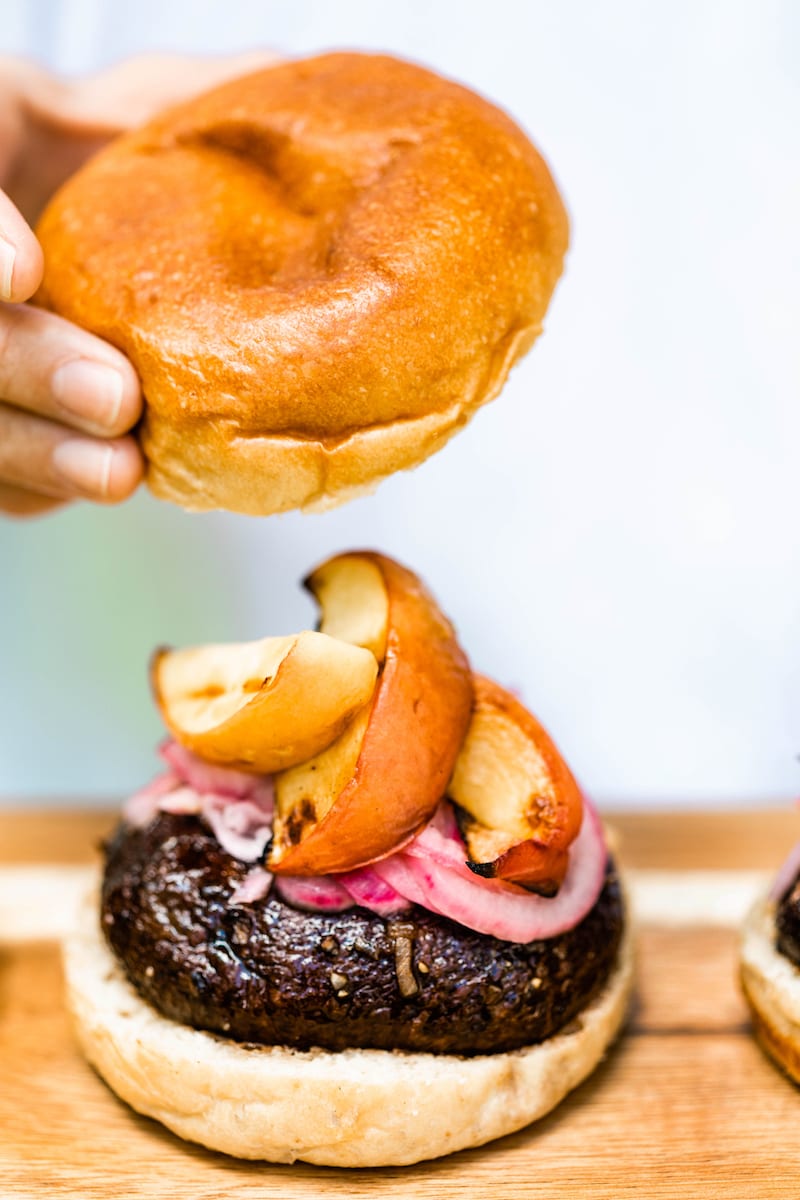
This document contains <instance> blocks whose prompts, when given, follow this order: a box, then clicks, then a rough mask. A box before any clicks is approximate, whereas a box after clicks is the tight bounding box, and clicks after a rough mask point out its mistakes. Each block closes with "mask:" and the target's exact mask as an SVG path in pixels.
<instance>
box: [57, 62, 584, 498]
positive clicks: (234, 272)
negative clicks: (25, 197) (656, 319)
mask: <svg viewBox="0 0 800 1200" xmlns="http://www.w3.org/2000/svg"><path fill="white" fill-rule="evenodd" d="M38 235H39V238H40V240H41V242H42V245H43V247H44V255H45V263H46V270H45V278H44V283H43V286H42V289H41V292H40V294H39V297H38V300H39V301H40V302H41V303H42V304H44V305H46V306H48V307H50V308H52V309H53V310H54V311H56V312H58V313H61V314H62V315H63V316H65V317H67V318H68V319H69V320H71V321H74V322H76V323H77V324H78V325H82V326H84V327H85V328H87V329H89V330H91V331H92V332H94V333H96V334H98V335H99V336H100V337H103V338H105V339H106V340H108V341H110V342H112V343H113V344H114V345H116V346H119V347H120V348H121V349H122V350H123V351H124V352H125V353H126V354H127V355H128V357H129V358H130V359H131V361H132V362H133V364H134V366H135V367H136V369H137V371H138V372H139V375H140V376H141V380H142V384H143V388H144V394H145V397H146V400H147V409H146V414H145V418H144V423H143V426H142V431H141V440H142V446H143V448H144V451H145V455H146V457H147V459H148V460H149V467H148V475H147V479H148V482H149V485H150V487H151V488H152V490H153V491H154V492H155V493H156V495H157V496H160V497H162V498H163V499H166V500H173V501H175V502H176V503H177V504H181V505H184V506H185V507H187V508H192V509H208V508H228V509H233V510H235V511H238V512H246V513H256V514H259V513H261V514H265V513H272V512H280V511H283V510H286V509H292V508H298V507H301V508H324V507H329V506H330V505H332V504H335V503H338V502H340V501H342V500H346V499H348V498H349V497H350V496H352V495H354V494H357V493H358V492H361V491H364V490H368V489H370V488H371V487H373V486H374V485H375V484H376V483H378V482H379V481H380V480H381V479H382V478H383V477H384V476H386V475H389V474H391V473H392V472H393V471H397V470H400V469H403V468H407V467H413V466H416V465H417V464H418V463H420V462H422V461H423V459H425V458H427V457H428V455H430V454H432V453H433V452H434V451H435V450H438V449H439V448H440V447H441V446H443V445H444V443H445V442H446V441H447V440H448V438H450V437H451V436H452V434H453V433H455V432H456V430H458V429H459V428H460V427H461V426H462V425H464V424H465V423H466V421H467V420H469V418H470V417H471V416H472V414H473V412H474V411H475V410H476V409H477V407H478V406H479V405H481V404H483V403H485V402H486V401H487V400H491V399H492V397H493V396H495V395H496V394H497V393H498V392H499V390H500V388H501V387H502V385H503V383H504V381H505V378H506V376H507V374H508V372H509V370H510V368H511V367H512V366H513V364H514V363H515V362H516V360H517V359H518V358H519V357H520V356H521V355H522V354H524V353H525V352H526V351H527V350H528V349H529V348H530V346H531V345H532V343H533V341H534V339H535V338H536V336H537V334H538V333H539V332H540V330H541V325H542V320H543V317H544V314H545V311H546V309H547V305H548V302H549V300H550V296H551V293H552V291H553V288H554V286H555V283H556V280H557V279H558V276H559V274H560V272H561V264H562V259H563V256H564V253H565V249H566V244H567V220H566V216H565V213H564V209H563V207H562V205H561V201H560V199H559V196H558V193H557V191H556V188H555V185H554V183H553V180H552V179H551V177H550V174H549V172H548V170H547V167H546V165H545V163H544V162H543V161H542V159H541V158H540V156H539V155H538V154H537V152H536V150H535V149H534V148H533V146H532V145H531V143H530V142H529V141H528V139H527V138H526V137H525V135H524V134H523V133H522V132H521V131H520V130H519V128H518V127H517V126H516V125H515V124H514V123H513V122H512V121H511V120H510V119H509V118H508V117H507V116H505V114H504V113H502V112H500V111H499V110H498V109H496V108H494V107H493V106H492V105H491V104H489V103H487V102H486V101H485V100H483V99H481V98H480V97H479V96H476V95H475V94H474V93H472V92H470V91H467V90H466V89H465V88H463V87H459V86H458V85H456V84H454V83H450V82H449V81H447V80H444V79H441V78H440V77H439V76H437V75H434V74H433V73H431V72H430V71H426V70H423V69H421V68H420V67H417V66H412V65H411V64H409V63H405V62H398V61H397V60H395V59H392V58H387V57H379V56H372V55H362V54H328V55H324V56H322V57H319V58H311V59H306V60H302V61H296V62H289V63H286V64H284V65H282V66H279V67H273V68H269V69H267V70H264V71H260V72H258V73H257V74H254V75H250V76H247V77H245V78H241V79H237V80H235V81H233V82H231V83H228V84H225V85H224V86H222V87H219V88H217V89H216V90H214V91H211V92H209V93H207V94H206V95H204V96H201V97H199V98H196V99H194V100H191V101H190V102H188V103H186V104H184V105H182V106H181V107H178V108H175V109H173V110H171V111H169V112H167V113H166V114H164V115H163V116H160V117H159V118H158V119H156V120H155V121H153V122H152V123H151V124H149V125H147V126H145V127H144V128H143V129H141V130H139V131H137V132H135V133H133V134H129V135H127V136H125V137H123V138H120V139H119V140H118V141H117V142H115V143H113V144H112V145H111V146H109V147H108V148H107V149H106V150H105V151H103V152H102V153H101V154H100V155H98V156H97V157H96V158H95V159H93V160H92V161H91V162H90V163H89V164H88V165H87V166H86V167H85V168H84V169H83V170H82V171H80V172H79V173H78V174H77V175H75V176H74V177H73V178H72V179H71V180H70V181H69V182H68V183H67V184H66V185H65V186H64V187H63V188H62V189H61V190H60V191H59V192H58V194H57V195H56V197H55V198H54V200H53V201H52V203H51V204H50V206H49V208H48V209H47V211H46V213H45V215H44V217H43V219H42V221H41V223H40V226H39V230H38Z"/></svg>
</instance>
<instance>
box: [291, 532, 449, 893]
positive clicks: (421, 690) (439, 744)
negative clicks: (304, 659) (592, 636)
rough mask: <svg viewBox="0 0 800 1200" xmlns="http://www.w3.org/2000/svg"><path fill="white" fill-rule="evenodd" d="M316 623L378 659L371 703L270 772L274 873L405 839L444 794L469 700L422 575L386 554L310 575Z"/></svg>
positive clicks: (334, 866) (333, 867) (317, 865)
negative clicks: (315, 746)
mask: <svg viewBox="0 0 800 1200" xmlns="http://www.w3.org/2000/svg"><path fill="white" fill-rule="evenodd" d="M306 586H307V587H308V588H309V590H310V591H311V592H312V594H313V595H314V596H315V597H316V599H317V601H318V602H319V604H320V608H321V611H322V623H321V629H322V631H323V632H324V633H327V634H330V635H331V636H333V637H336V638H341V639H342V640H344V641H346V642H348V643H353V644H354V645H357V646H361V647H363V648H365V649H369V650H370V651H371V652H372V653H373V654H374V655H375V657H376V658H377V660H378V662H379V663H380V673H379V675H378V681H377V683H376V685H375V692H374V694H373V697H372V701H371V703H370V705H369V706H368V707H367V708H366V709H364V710H363V711H362V712H361V713H359V714H357V716H356V717H355V719H354V720H353V721H352V722H351V724H350V726H349V727H348V728H347V729H346V730H345V731H344V733H343V734H342V736H341V737H340V738H339V739H338V740H337V741H336V742H335V743H334V744H333V745H332V746H330V747H329V748H328V749H327V750H326V751H324V752H323V753H322V754H321V755H318V756H317V757H316V758H315V759H314V760H312V761H311V762H307V763H303V764H301V765H300V766H297V767H294V768H292V769H291V770H288V771H286V772H283V773H281V774H279V775H277V776H276V779H275V796H276V809H277V815H276V822H275V837H274V841H273V845H272V851H271V854H270V859H269V867H270V870H272V871H275V872H277V873H279V874H280V873H284V874H288V875H317V874H326V873H328V872H336V871H349V870H353V869H355V868H356V867H360V866H364V865H365V864H366V863H369V862H373V861H375V860H376V859H379V858H382V857H384V856H385V855H387V854H389V853H391V852H392V851H393V850H395V849H396V848H397V847H398V846H400V845H403V844H404V843H405V842H407V841H409V840H410V839H411V838H412V837H413V836H414V834H415V833H416V832H417V831H418V830H419V829H420V828H421V827H422V825H424V823H425V822H426V821H427V820H428V818H429V817H430V816H431V814H432V813H433V811H434V809H435V808H436V805H437V804H438V802H439V800H440V799H441V797H442V795H443V794H444V790H445V787H446V786H447V781H448V779H449V778H450V775H451V773H452V770H453V766H454V765H455V761H456V756H457V754H458V751H459V748H460V746H461V743H462V741H463V738H464V735H465V733H466V730H467V726H468V724H469V719H470V711H471V707H472V677H471V673H470V669H469V664H468V662H467V659H466V657H465V655H464V652H463V651H462V650H461V647H460V646H459V644H458V641H457V640H456V636H455V634H454V632H453V628H452V626H451V625H450V623H449V621H448V620H447V618H446V617H445V616H444V615H443V614H442V613H441V611H440V610H439V608H438V606H437V604H436V601H435V600H434V599H433V597H432V596H431V595H430V593H429V592H428V591H427V590H426V589H425V587H424V586H423V584H422V583H421V582H420V580H419V579H418V578H417V577H416V575H413V574H412V573H411V572H410V571H408V570H406V569H405V568H404V567H402V566H400V565H399V564H398V563H396V562H394V561H393V560H392V559H390V558H386V557H384V556H382V555H380V554H375V553H371V552H362V553H353V554H343V555H339V556H338V557H336V558H333V559H331V560H330V561H329V562H327V563H325V564H323V566H321V567H319V568H318V569H317V570H316V571H315V572H314V573H313V574H312V575H311V576H310V578H309V579H308V580H307V581H306Z"/></svg>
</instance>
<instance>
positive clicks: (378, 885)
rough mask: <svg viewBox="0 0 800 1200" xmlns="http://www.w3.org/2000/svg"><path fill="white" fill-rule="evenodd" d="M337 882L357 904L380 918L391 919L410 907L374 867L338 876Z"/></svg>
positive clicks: (404, 898)
mask: <svg viewBox="0 0 800 1200" xmlns="http://www.w3.org/2000/svg"><path fill="white" fill-rule="evenodd" d="M336 882H337V883H339V884H341V886H342V887H343V888H344V890H345V891H346V892H348V893H349V895H350V896H351V897H352V899H353V900H355V902H356V904H360V905H361V906H362V908H368V909H369V910H370V912H374V913H375V914H376V915H377V916H379V917H391V916H392V915H393V914H394V913H399V912H404V911H405V910H406V909H407V908H408V907H409V905H410V901H409V900H407V899H406V897H405V896H402V895H401V894H400V892H398V891H397V889H396V888H394V887H392V885H391V884H390V883H388V882H387V880H385V879H384V878H383V877H382V876H381V875H379V874H378V872H377V871H376V870H373V868H372V867H361V868H360V870H358V871H347V872H346V873H345V874H344V875H337V876H336Z"/></svg>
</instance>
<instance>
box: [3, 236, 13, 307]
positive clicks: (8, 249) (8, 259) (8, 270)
mask: <svg viewBox="0 0 800 1200" xmlns="http://www.w3.org/2000/svg"><path fill="white" fill-rule="evenodd" d="M16 257H17V248H16V246H12V245H11V242H7V241H6V239H5V238H2V237H0V300H10V299H11V288H12V287H13V284H14V262H15V260H16Z"/></svg>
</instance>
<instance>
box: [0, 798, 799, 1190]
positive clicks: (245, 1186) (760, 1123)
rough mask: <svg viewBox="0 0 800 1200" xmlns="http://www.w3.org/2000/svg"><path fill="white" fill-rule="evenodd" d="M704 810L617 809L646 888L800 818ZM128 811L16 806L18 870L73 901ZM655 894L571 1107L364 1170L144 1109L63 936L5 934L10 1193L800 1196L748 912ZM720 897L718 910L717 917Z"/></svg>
mask: <svg viewBox="0 0 800 1200" xmlns="http://www.w3.org/2000/svg"><path fill="white" fill-rule="evenodd" d="M690 816H691V820H689V821H688V822H687V820H686V817H687V814H685V813H684V814H682V813H655V814H618V815H617V816H614V817H612V818H611V819H612V820H613V823H614V825H615V826H616V828H617V830H618V832H619V839H620V854H621V855H622V856H623V857H624V859H625V861H626V863H627V864H629V865H630V866H631V867H633V868H634V871H633V872H632V876H633V878H634V892H635V893H636V891H637V890H638V889H639V888H640V887H641V888H642V889H643V890H646V889H647V887H648V886H649V885H650V883H651V882H652V880H653V878H654V877H657V878H658V883H659V887H658V889H657V894H658V896H659V897H661V899H660V900H659V901H658V903H659V904H662V905H663V904H665V901H664V897H665V896H668V895H669V889H666V890H665V889H664V887H663V884H664V882H665V880H666V879H672V880H674V886H675V888H676V889H678V890H679V891H680V889H681V887H682V883H684V881H686V880H689V879H694V885H693V886H695V888H696V892H697V895H698V896H699V895H700V894H701V891H703V890H705V891H707V892H708V893H709V895H711V894H712V893H713V892H714V889H715V888H717V887H718V886H719V887H722V886H723V883H724V887H726V888H728V889H730V887H731V885H732V881H733V882H734V883H735V881H736V880H737V879H740V880H741V885H742V888H743V889H744V888H747V887H749V888H750V889H751V890H752V888H753V886H755V885H756V884H760V882H761V880H762V879H763V878H764V874H763V873H764V871H765V870H766V869H772V868H774V867H776V866H777V864H778V863H779V861H780V859H781V858H782V857H783V855H784V854H785V852H786V851H787V850H788V848H789V846H790V844H791V843H792V841H794V840H795V839H796V838H797V836H798V834H799V833H800V829H798V824H799V822H798V818H797V816H796V814H795V813H794V812H792V811H791V810H789V809H788V808H787V810H786V811H784V812H778V811H775V812H772V811H769V810H768V811H767V812H764V811H759V812H752V813H743V812H738V813H735V814H725V813H713V814H712V813H705V814H703V813H692V814H690ZM109 820H110V818H109V814H107V813H100V814H97V813H94V814H89V813H80V812H75V813H63V812H59V813H45V812H36V813H30V812H28V813H17V814H11V813H9V814H3V813H0V863H3V864H5V867H3V866H0V883H2V879H3V871H4V870H5V869H6V868H9V869H12V868H13V869H14V870H17V871H18V870H19V868H20V867H21V866H22V867H25V866H29V867H30V868H32V869H33V870H34V871H36V875H35V879H36V887H37V889H41V887H42V886H43V885H42V880H44V886H45V888H47V887H51V888H52V893H53V894H52V895H50V897H49V899H50V902H51V907H54V908H55V909H57V908H58V907H59V904H60V903H61V900H60V895H59V888H60V887H61V886H62V884H63V880H64V879H65V878H69V873H67V874H66V875H65V873H64V872H63V870H61V868H63V867H64V866H68V867H79V866H80V865H81V864H82V863H87V862H89V861H90V859H91V855H92V850H91V846H92V843H93V842H96V840H97V838H98V837H99V836H101V834H102V832H103V831H104V829H106V828H107V827H108V824H109ZM681 829H683V833H684V838H685V839H686V842H687V844H684V839H682V838H681V836H680V831H681ZM689 835H690V836H689ZM688 843H691V844H688ZM636 868H638V870H636ZM48 869H50V870H49V872H48ZM689 869H690V870H689ZM692 872H693V873H694V875H692ZM697 872H702V875H697ZM732 872H733V874H731V873H732ZM665 873H668V874H665ZM15 878H16V877H15ZM48 878H49V879H50V880H51V883H50V884H48V883H47V880H48ZM59 881H61V882H59ZM701 885H702V886H701ZM685 890H686V889H685V888H684V891H685ZM690 890H691V889H690ZM712 899H713V896H712ZM634 902H636V895H634ZM645 907H646V911H647V912H648V919H647V922H646V923H645V924H644V925H643V926H642V927H641V929H640V933H639V939H638V940H639V964H638V966H639V984H638V989H637V998H636V1002H635V1004H634V1007H633V1011H632V1013H631V1018H630V1021H629V1023H628V1027H627V1030H626V1032H625V1034H624V1035H623V1037H622V1039H621V1040H620V1042H619V1043H618V1044H617V1046H616V1047H615V1048H614V1049H613V1050H612V1051H611V1053H610V1054H609V1056H608V1058H607V1059H606V1061H605V1063H604V1064H603V1065H602V1066H601V1067H600V1069H599V1070H598V1071H597V1072H596V1073H595V1075H594V1076H593V1077H592V1079H590V1080H589V1081H588V1082H587V1083H586V1084H584V1085H583V1086H582V1087H581V1088H580V1089H578V1091H577V1092H575V1093H574V1094H573V1095H572V1096H571V1097H570V1098H569V1099H568V1100H567V1101H566V1102H565V1103H564V1104H563V1105H562V1106H561V1107H560V1108H559V1109H558V1110H557V1111H556V1112H555V1113H554V1114H552V1115H551V1116H550V1117H548V1118H547V1119H545V1120H544V1121H542V1122H540V1123H539V1124H538V1125H534V1126H532V1127H531V1128H529V1129H527V1130H524V1131H523V1132H521V1133H518V1134H515V1135H513V1136H512V1137H508V1138H505V1139H503V1140H502V1141H499V1142H495V1143H493V1144H492V1145H490V1146H487V1147H484V1148H482V1149H479V1150H473V1151H465V1152H462V1153H460V1154H456V1155H453V1156H452V1157H450V1158H446V1159H442V1160H439V1161H436V1162H432V1163H424V1164H420V1165H419V1166H415V1167H404V1168H388V1169H382V1170H361V1171H351V1172H344V1171H340V1170H335V1169H325V1168H318V1167H307V1166H303V1165H295V1166H292V1167H276V1166H268V1165H253V1164H247V1163H240V1162H236V1161H233V1160H229V1159H226V1158H224V1157H223V1156H221V1155H217V1154H212V1153H209V1152H207V1151H205V1150H202V1149H200V1148H198V1147H194V1146H191V1145H188V1144H186V1143H183V1142H181V1141H179V1140H178V1139H177V1138H175V1137H174V1136H173V1135H171V1134H170V1133H168V1132H166V1131H165V1130H163V1129H162V1128H161V1127H159V1126H158V1125H156V1124H155V1123H154V1122H152V1121H149V1120H146V1119H144V1118H141V1117H138V1116H137V1115H136V1114H134V1113H133V1112H131V1110H130V1109H128V1108H127V1107H126V1106H125V1105H123V1104H122V1103H120V1102H119V1101H117V1100H116V1099H115V1098H114V1096H113V1095H112V1094H111V1093H110V1092H109V1091H108V1089H107V1088H106V1087H105V1085H104V1084H103V1083H102V1082H101V1081H100V1080H99V1079H98V1078H97V1077H96V1076H95V1075H94V1074H93V1072H92V1071H91V1070H90V1069H89V1067H87V1066H86V1065H85V1064H84V1063H83V1061H82V1060H81V1058H80V1057H79V1055H78V1053H77V1051H76V1050H75V1047H74V1045H73V1043H72V1040H71V1037H70V1033H69V1029H68V1026H67V1022H66V1018H65V1015H64V1013H63V1011H62V1006H61V987H62V983H61V973H60V966H59V959H58V953H57V947H56V945H55V944H54V943H53V942H52V941H49V940H47V938H46V937H45V938H38V939H29V940H27V941H15V942H12V941H11V940H8V939H6V940H5V941H4V940H3V936H2V929H0V1197H2V1198H3V1200H5V1198H6V1197H9V1198H11V1197H14V1198H17V1197H38V1196H50V1195H52V1196H57V1197H63V1196H70V1197H72V1196H74V1197H86V1198H94V1197H97V1198H102V1200H107V1198H109V1197H135V1198H139V1197H164V1198H165V1200H173V1198H175V1200H177V1198H178V1197H180V1200H186V1198H187V1197H189V1198H192V1200H194V1198H197V1200H212V1198H213V1200H219V1198H222V1197H228V1196H234V1195H239V1194H242V1195H246V1196H247V1197H248V1200H260V1198H261V1197H282V1198H284V1200H295V1198H300V1197H313V1196H342V1197H345V1196H348V1197H351V1196H352V1197H361V1196H374V1195H376V1194H380V1195H381V1196H392V1197H394V1196H397V1197H400V1196H402V1197H408V1196H421V1197H435V1198H437V1200H440V1198H443V1197H465V1198H466V1197H472V1196H475V1195H481V1194H483V1193H485V1192H490V1193H491V1194H492V1195H494V1196H497V1197H498V1198H500V1197H502V1198H508V1200H516V1198H517V1197H531V1198H538V1197H542V1198H544V1197H547V1198H548V1200H561V1198H562V1197H563V1198H567V1197H569V1198H573V1197H578V1198H581V1200H583V1198H585V1200H601V1198H602V1200H617V1198H623V1197H633V1196H637V1197H647V1198H650V1197H653V1198H659V1197H664V1198H666V1197H674V1198H677V1197H681V1198H683V1197H692V1198H695V1197H706V1196H707V1197H737V1198H738V1197H741V1198H742V1200H752V1198H754V1197H782V1198H784V1197H798V1196H800V1159H799V1157H798V1153H797V1150H796V1128H797V1120H798V1117H800V1094H798V1090H797V1089H796V1088H795V1087H794V1086H793V1085H792V1084H790V1083H789V1082H788V1081H787V1080H786V1079H785V1078H784V1077H783V1076H781V1075H780V1074H779V1073H778V1072H777V1071H776V1070H774V1069H773V1067H772V1066H771V1064H770V1063H769V1062H767V1060H766V1059H765V1058H764V1057H763V1055H762V1054H761V1052H760V1051H759V1050H758V1048H757V1047H756V1046H755V1044H754V1043H753V1041H752V1039H751V1037H750V1031H749V1024H748V1020H747V1014H746V1010H745V1008H744V1004H743V1002H742V1000H741V997H740V995H739V992H738V988H737V984H736V966H735V947H736V930H735V927H734V925H735V920H737V919H738V916H737V915H736V913H734V912H733V910H732V909H731V910H730V920H726V917H725V912H726V911H727V910H725V911H723V916H722V918H720V917H719V912H720V906H719V904H717V905H716V906H714V905H712V906H711V909H709V908H708V907H707V905H705V904H700V905H699V912H700V923H697V922H695V921H694V920H693V919H692V916H691V913H687V910H686V908H685V907H684V909H682V910H681V912H680V923H675V922H674V920H672V921H671V920H670V915H671V914H670V912H669V906H668V905H667V906H666V908H665V911H664V912H663V920H662V919H661V916H659V911H658V907H657V905H654V904H650V905H649V906H644V907H643V911H644V908H645ZM723 907H724V906H723ZM45 911H47V907H46V906H45ZM708 911H712V912H713V913H714V914H715V916H714V920H715V921H716V922H717V923H716V924H713V925H712V924H708V923H707V920H706V913H707V912H708ZM55 926H56V927H60V924H59V921H58V920H56V921H55ZM45 932H46V931H45Z"/></svg>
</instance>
